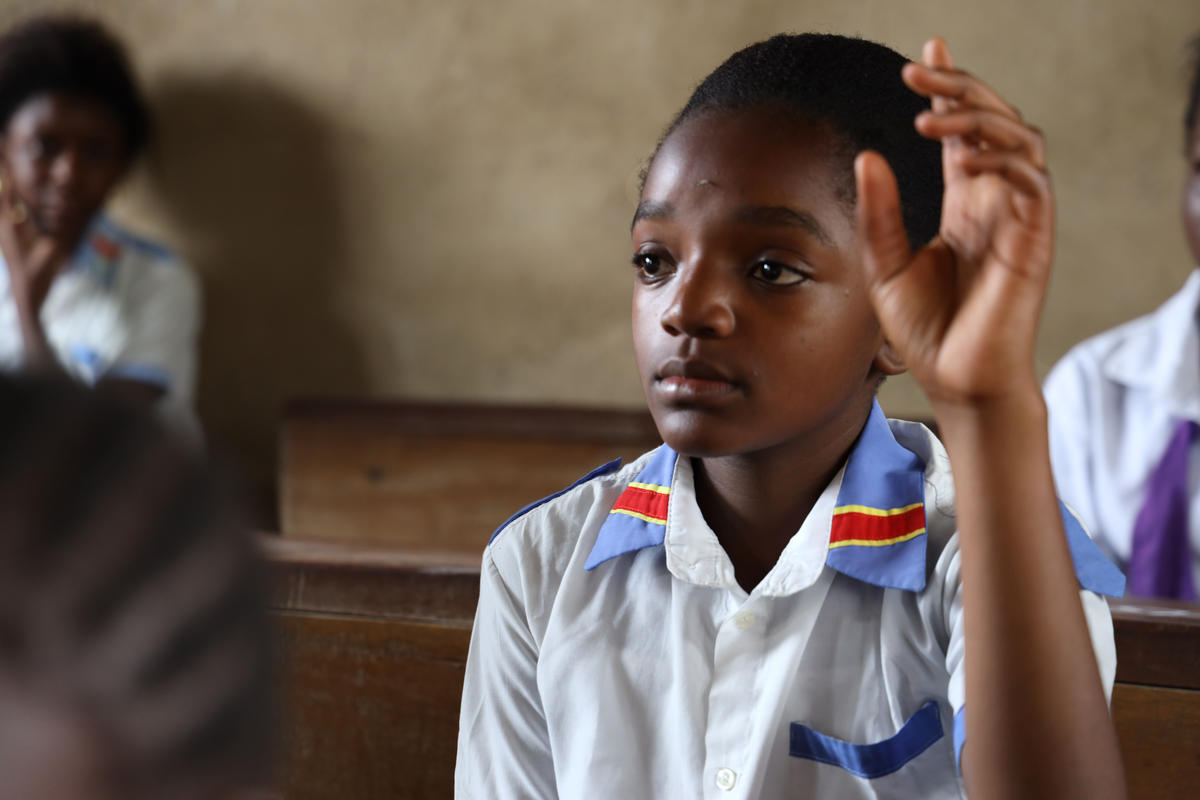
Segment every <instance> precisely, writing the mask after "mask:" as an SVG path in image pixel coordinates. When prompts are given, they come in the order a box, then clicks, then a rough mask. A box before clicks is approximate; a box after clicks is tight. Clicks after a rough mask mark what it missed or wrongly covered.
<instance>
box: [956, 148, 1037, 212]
mask: <svg viewBox="0 0 1200 800" xmlns="http://www.w3.org/2000/svg"><path fill="white" fill-rule="evenodd" d="M959 163H960V166H961V168H962V170H963V171H964V172H966V173H967V174H968V175H981V174H984V173H991V174H994V175H998V176H1000V177H1001V178H1003V179H1004V181H1005V182H1006V183H1007V184H1008V185H1009V186H1011V187H1012V188H1013V189H1015V190H1016V191H1017V192H1019V193H1020V194H1023V195H1026V196H1027V197H1029V198H1031V199H1034V200H1040V199H1043V198H1046V197H1047V196H1048V195H1049V193H1050V176H1049V175H1048V174H1047V173H1046V171H1045V170H1044V169H1039V168H1038V167H1036V166H1035V165H1034V164H1033V163H1031V162H1030V161H1029V159H1027V158H1026V157H1025V156H1024V155H1022V154H1019V153H1014V152H1003V151H999V150H979V151H974V152H967V153H964V154H963V155H962V156H961V158H960V162H959Z"/></svg>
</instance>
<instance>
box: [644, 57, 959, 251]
mask: <svg viewBox="0 0 1200 800" xmlns="http://www.w3.org/2000/svg"><path fill="white" fill-rule="evenodd" d="M905 63H907V59H906V58H904V56H902V55H900V54H899V53H897V52H895V51H894V50H891V49H889V48H887V47H884V46H883V45H880V44H876V43H874V42H869V41H866V40H864V39H857V38H852V37H847V36H837V35H833V34H817V33H804V34H780V35H778V36H773V37H771V38H770V39H768V40H766V41H764V42H759V43H757V44H752V45H750V46H749V47H746V48H744V49H742V50H739V51H738V52H736V53H734V54H733V55H732V56H730V57H729V58H728V59H726V61H725V63H723V64H721V66H719V67H717V68H716V69H715V70H714V71H713V72H712V73H711V74H710V75H709V76H708V77H707V78H705V79H704V80H703V81H702V82H701V83H700V85H699V86H697V87H696V90H695V92H693V93H692V96H691V98H690V99H689V100H688V102H687V105H685V106H684V107H683V110H682V111H680V112H679V114H678V115H677V116H676V117H675V120H674V121H673V122H672V123H671V125H670V127H668V128H667V131H666V133H665V134H663V137H662V139H661V140H659V144H658V148H656V149H655V154H656V155H657V153H658V149H659V148H661V147H662V142H663V141H665V140H666V138H667V137H668V136H670V135H671V133H672V132H674V131H675V129H677V128H678V127H679V126H680V125H682V124H683V123H684V122H686V121H687V120H689V119H691V118H692V117H693V116H696V115H698V114H702V113H711V112H728V111H739V110H743V109H748V108H761V107H765V108H768V109H771V110H773V111H778V112H782V113H784V114H786V115H788V116H794V117H797V118H800V119H802V120H805V121H808V122H812V123H817V124H821V125H826V126H828V128H829V129H830V131H831V132H832V134H833V136H834V137H835V139H836V140H837V144H838V145H840V146H839V147H838V152H839V154H840V155H841V156H842V157H843V158H844V160H845V172H844V174H845V183H844V185H843V186H842V187H840V193H841V194H842V195H843V196H844V197H845V198H846V199H847V200H848V201H849V203H850V204H851V205H853V202H854V198H855V188H854V175H853V162H854V157H855V156H856V155H857V154H858V153H859V152H860V151H862V150H867V149H870V150H875V151H878V152H879V153H880V154H881V155H883V157H884V158H886V159H887V161H888V163H889V164H890V165H891V168H892V171H893V172H894V173H895V175H896V180H897V182H898V184H899V187H900V196H901V199H902V203H901V206H902V214H903V217H904V227H905V230H906V231H907V232H908V238H909V242H910V243H911V244H912V246H913V247H914V248H916V247H919V246H921V245H923V244H925V243H926V242H927V241H929V240H930V239H932V238H933V237H934V236H935V235H936V234H937V231H938V227H939V224H940V221H941V209H942V165H941V144H940V143H939V142H936V141H931V140H929V139H926V138H925V137H924V136H921V135H920V134H918V133H917V132H916V130H915V129H914V127H913V120H914V119H915V118H916V116H917V114H918V113H920V112H921V111H923V110H926V109H928V108H929V100H927V99H926V98H924V97H921V96H920V95H918V94H916V93H915V92H913V91H912V90H911V89H909V88H908V87H907V86H905V85H904V82H903V81H902V80H901V79H900V69H901V68H902V67H903V66H904V64H905ZM651 162H653V158H651ZM644 182H645V173H643V184H644ZM643 188H644V186H643Z"/></svg>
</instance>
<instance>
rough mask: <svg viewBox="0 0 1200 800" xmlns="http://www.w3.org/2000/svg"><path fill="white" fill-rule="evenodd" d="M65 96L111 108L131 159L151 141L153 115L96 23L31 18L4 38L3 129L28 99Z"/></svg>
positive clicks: (114, 43) (0, 71) (117, 46)
mask: <svg viewBox="0 0 1200 800" xmlns="http://www.w3.org/2000/svg"><path fill="white" fill-rule="evenodd" d="M49 92H63V93H66V94H71V95H76V96H78V97H82V98H86V99H88V100H92V101H95V102H97V103H100V104H102V105H104V106H106V107H107V108H109V109H111V110H112V112H113V113H114V114H115V115H116V117H117V120H118V121H119V122H120V124H121V128H122V129H123V130H124V133H125V150H126V155H127V156H128V157H129V158H130V159H132V158H133V157H135V156H137V155H138V154H139V153H141V152H142V150H143V149H145V147H146V144H147V143H148V142H149V139H150V127H151V124H150V113H149V111H148V110H147V107H146V101H145V99H144V98H143V97H142V93H141V90H140V89H139V88H138V84H137V80H136V79H135V78H134V74H133V69H132V67H131V66H130V63H129V58H128V56H127V55H126V52H125V48H124V47H123V46H122V45H121V43H120V42H119V41H118V40H117V39H116V37H115V36H113V35H112V34H111V33H110V32H109V31H108V30H107V29H106V28H105V27H104V26H102V25H101V24H100V23H99V22H96V21H95V20H91V19H87V18H84V17H79V16H74V15H59V14H54V15H45V16H37V17H32V18H30V19H27V20H25V21H24V22H21V23H19V24H18V25H16V26H14V27H13V28H10V29H9V30H8V31H7V32H5V33H4V34H3V35H2V36H0V130H3V129H5V128H7V127H8V122H9V120H10V119H11V118H12V116H13V114H15V113H16V112H17V110H18V109H20V107H21V106H22V105H24V104H25V103H26V102H27V101H28V100H30V99H32V98H34V97H36V96H38V95H41V94H46V93H49Z"/></svg>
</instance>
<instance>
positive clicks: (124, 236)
mask: <svg viewBox="0 0 1200 800" xmlns="http://www.w3.org/2000/svg"><path fill="white" fill-rule="evenodd" d="M149 130H150V121H149V117H148V114H147V110H146V107H145V103H144V101H143V99H142V97H141V95H140V92H139V90H138V87H137V85H136V83H135V81H134V78H133V74H132V72H131V70H130V67H129V64H128V63H127V60H126V57H125V53H124V51H123V49H122V48H121V46H120V44H119V43H118V42H117V41H116V40H115V39H113V37H112V36H111V35H110V34H109V33H108V32H107V31H105V30H104V29H103V28H102V27H100V26H99V25H98V24H97V23H94V22H90V21H87V20H83V19H79V18H75V17H61V16H49V17H37V18H34V19H32V20H29V21H27V22H25V23H23V24H21V25H19V26H17V27H15V28H13V29H11V30H9V31H8V32H6V33H5V34H4V35H3V36H0V254H2V259H0V260H2V261H3V266H4V268H3V269H2V270H0V367H4V368H9V369H12V368H32V369H51V370H55V371H60V370H61V371H65V372H67V373H68V374H70V375H72V376H73V377H75V378H77V379H79V380H82V381H84V382H86V383H88V384H102V385H104V386H105V387H106V388H108V389H109V390H111V391H114V392H117V393H120V394H123V395H125V396H127V397H132V398H136V399H137V400H138V401H141V402H147V403H149V402H158V404H159V405H160V406H162V407H163V408H164V410H166V412H167V413H168V415H169V416H172V417H174V418H176V419H179V420H181V421H184V422H190V419H191V416H192V405H193V384H194V381H195V358H196V356H195V351H196V336H197V332H198V327H199V313H200V312H199V304H200V293H199V287H198V285H197V282H196V280H195V278H194V277H193V275H192V274H191V272H190V270H189V269H188V268H187V267H186V265H184V264H183V263H181V262H180V261H179V260H178V259H176V258H175V257H174V256H173V255H172V254H171V253H170V252H169V251H167V250H166V249H165V248H163V247H161V246H159V245H156V244H153V243H150V242H147V241H145V240H142V239H139V238H138V237H136V236H133V235H132V234H130V233H128V232H126V231H124V230H122V229H121V228H119V227H118V226H116V225H115V224H114V223H113V222H112V221H111V220H109V219H107V218H105V217H104V216H103V215H102V214H101V213H100V209H101V208H102V207H103V205H104V203H105V201H106V200H107V199H108V197H109V195H110V194H111V192H112V190H113V189H114V188H115V187H116V186H117V184H118V183H119V182H120V180H121V178H122V177H123V176H124V175H125V174H126V172H127V171H128V169H129V167H130V165H131V163H132V162H133V160H134V159H135V158H136V157H137V156H138V154H139V153H140V152H141V151H142V149H143V148H144V146H145V144H146V141H147V138H148V136H149Z"/></svg>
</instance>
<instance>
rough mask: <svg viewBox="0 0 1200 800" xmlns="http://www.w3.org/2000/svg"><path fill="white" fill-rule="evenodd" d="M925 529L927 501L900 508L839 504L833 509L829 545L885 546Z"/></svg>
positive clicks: (912, 536) (906, 539) (914, 536)
mask: <svg viewBox="0 0 1200 800" xmlns="http://www.w3.org/2000/svg"><path fill="white" fill-rule="evenodd" d="M924 532H925V504H924V503H912V504H911V505H907V506H902V507H900V508H871V507H870V506H849V505H848V506H838V507H837V508H835V509H833V524H832V526H831V528H830V530H829V547H830V549H832V548H835V547H848V546H851V545H855V546H859V547H884V546H886V545H889V544H899V543H900V542H907V541H908V540H909V539H915V538H916V537H918V536H920V535H921V534H922V533H924Z"/></svg>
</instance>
